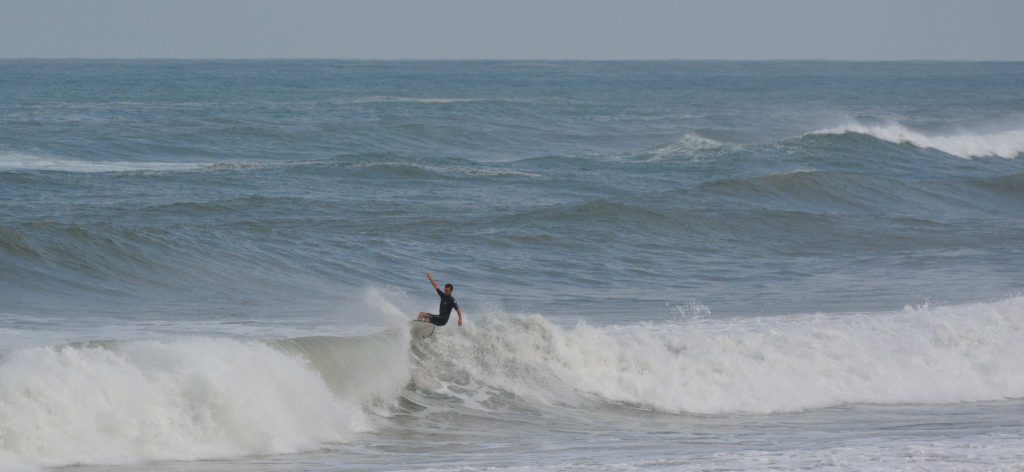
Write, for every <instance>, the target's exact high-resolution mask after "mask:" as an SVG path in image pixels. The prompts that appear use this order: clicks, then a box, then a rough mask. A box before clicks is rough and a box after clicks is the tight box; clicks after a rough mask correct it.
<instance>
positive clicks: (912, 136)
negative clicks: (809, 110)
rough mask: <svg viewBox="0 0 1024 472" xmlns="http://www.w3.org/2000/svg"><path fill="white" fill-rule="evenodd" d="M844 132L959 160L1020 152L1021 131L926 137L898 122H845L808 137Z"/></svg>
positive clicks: (1023, 146) (1023, 131) (1022, 148)
mask: <svg viewBox="0 0 1024 472" xmlns="http://www.w3.org/2000/svg"><path fill="white" fill-rule="evenodd" d="M847 133H856V134H863V135H868V136H873V137H875V138H878V139H881V140H883V141H888V142H891V143H897V144H912V145H914V146H917V147H919V148H929V149H937V150H939V151H942V152H945V153H947V154H952V155H954V156H959V157H963V158H971V157H991V156H996V157H1002V158H1006V159H1012V158H1015V157H1017V156H1019V155H1020V154H1021V153H1024V128H1016V129H1010V130H1005V131H998V132H988V133H986V132H973V131H962V132H959V133H955V134H945V135H940V134H928V133H924V132H921V131H916V130H913V129H910V128H908V127H907V126H905V125H903V124H900V123H885V124H863V123H858V122H853V123H849V124H846V125H843V126H838V127H835V128H828V129H821V130H818V131H814V132H812V133H811V134H818V135H843V134H847Z"/></svg>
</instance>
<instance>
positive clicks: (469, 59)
mask: <svg viewBox="0 0 1024 472" xmlns="http://www.w3.org/2000/svg"><path fill="white" fill-rule="evenodd" d="M76 60H78V61H353V62H355V61H360V62H1007V63H1010V62H1024V58H1020V59H965V58H949V59H934V58H932V59H922V58H900V59H866V58H861V59H854V58H820V57H811V58H786V57H779V58H756V59H755V58H681V57H676V58H670V57H666V58H573V57H565V58H529V57H524V58H486V57H467V58H446V57H437V58H415V57H407V58H403V57H395V58H362V57H312V56H311V57H274V56H268V57H226V56H225V57H174V56H154V57H103V56H62V57H58V56H53V57H49V56H11V57H0V61H76Z"/></svg>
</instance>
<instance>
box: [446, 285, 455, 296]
mask: <svg viewBox="0 0 1024 472" xmlns="http://www.w3.org/2000/svg"><path fill="white" fill-rule="evenodd" d="M452 290H455V286H454V285H452V284H444V294H445V295H451V294H452Z"/></svg>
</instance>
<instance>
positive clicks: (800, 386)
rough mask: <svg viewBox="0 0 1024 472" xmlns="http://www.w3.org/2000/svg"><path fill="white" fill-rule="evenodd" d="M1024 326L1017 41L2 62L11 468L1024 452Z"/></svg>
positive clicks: (470, 464) (965, 465) (965, 459)
mask: <svg viewBox="0 0 1024 472" xmlns="http://www.w3.org/2000/svg"><path fill="white" fill-rule="evenodd" d="M427 272H432V273H433V274H434V277H435V278H437V280H438V281H439V282H440V283H442V284H444V283H452V284H454V287H455V290H454V293H453V295H454V296H455V298H456V299H457V300H458V302H459V305H460V306H461V308H462V310H463V312H464V313H465V315H466V324H465V326H463V327H461V328H460V327H458V326H457V325H456V323H455V322H454V315H453V321H452V322H450V323H449V324H448V325H447V326H444V327H442V328H438V329H437V332H436V334H435V335H434V336H432V337H430V338H427V339H423V340H419V339H412V338H411V336H410V333H409V323H410V322H409V320H411V319H413V318H415V316H416V313H418V312H420V311H436V309H437V304H438V300H437V296H436V294H435V293H434V292H433V289H432V288H431V286H430V283H429V282H428V281H427V279H426V273H427ZM1022 336H1024V63H1010V62H1007V63H985V62H828V61H809V62H800V61H796V62H787V61H779V62H729V61H655V62H643V61H635V62H634V61H624V62H617V61H612V62H578V61H382V62H378V61H327V60H323V61H301V60H268V61H173V60H3V61H0V469H4V470H38V469H45V468H50V467H62V469H61V470H72V471H100V470H103V471H106V470H114V471H129V470H164V471H198V470H203V471H210V470H213V471H242V470H245V471H293V470H294V471H298V470H302V471H307V470H354V471H382V470H388V471H391V470H410V471H414V470H415V471H419V470H431V471H483V470H487V471H520V470H523V471H525V470H550V471H562V470H572V471H580V470H583V471H589V470H622V471H633V470H670V471H677V470H678V471H688V470H716V471H728V470H803V469H812V470H929V471H931V470H986V471H987V470H1024V367H1022V366H1024V342H1022V341H1021V339H1022Z"/></svg>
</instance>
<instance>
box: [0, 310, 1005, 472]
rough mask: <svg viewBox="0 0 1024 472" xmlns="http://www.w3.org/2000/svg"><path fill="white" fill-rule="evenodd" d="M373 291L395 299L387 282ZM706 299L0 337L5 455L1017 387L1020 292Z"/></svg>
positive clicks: (782, 408) (196, 451)
mask: <svg viewBox="0 0 1024 472" xmlns="http://www.w3.org/2000/svg"><path fill="white" fill-rule="evenodd" d="M367 297H368V298H367V301H368V303H371V304H375V305H381V307H383V308H380V307H379V308H380V309H381V310H382V314H383V315H385V318H394V319H395V320H399V319H400V318H402V315H401V313H400V310H398V309H397V308H395V307H394V306H393V305H391V304H390V302H388V301H387V300H386V299H384V298H383V297H384V295H382V294H380V293H378V292H375V291H372V290H371V291H370V292H369V293H368V295H367ZM702 316H704V315H701V316H698V317H696V318H690V319H687V320H682V321H679V322H674V323H663V324H638V325H629V326H611V327H596V326H590V325H588V324H585V323H582V322H581V323H579V324H577V325H575V326H574V327H562V326H558V325H556V324H554V323H552V322H550V321H548V320H547V319H546V318H544V317H542V316H540V315H531V316H527V317H511V316H507V315H504V314H497V313H495V314H491V315H484V316H480V317H479V318H477V319H476V320H475V321H474V322H473V323H470V324H468V325H467V326H466V327H464V328H462V329H445V330H440V331H439V332H438V333H436V334H435V336H433V337H431V338H430V340H429V341H423V342H416V343H412V344H410V339H409V336H408V333H407V331H406V330H405V329H402V328H392V329H388V330H386V331H382V332H380V333H377V334H372V335H367V336H355V337H329V336H320V337H306V338H294V339H283V340H276V341H269V340H264V341H260V340H236V339H228V338H185V339H170V340H139V341H95V342H88V343H77V344H71V345H62V346H50V347H31V348H23V349H17V350H13V351H9V352H7V353H4V354H3V355H0V458H2V459H3V461H4V462H5V463H12V464H36V465H44V466H53V465H63V464H113V463H132V462H139V461H145V460H162V459H177V460H183V459H184V460H192V459H204V458H224V457H235V456H242V455H253V454H270V453H284V452H295V451H308V450H314V449H316V448H318V447H322V446H323V445H325V444H332V443H342V442H345V441H348V440H350V439H352V438H353V437H354V436H355V435H357V434H359V433H360V432H364V431H368V430H371V429H373V427H374V424H375V421H377V420H379V419H380V417H382V416H389V415H390V414H391V412H393V411H396V410H395V408H399V409H400V408H401V406H400V405H401V404H402V403H403V402H402V401H401V400H402V398H403V397H406V396H408V397H411V398H416V399H417V401H422V402H424V405H423V406H424V407H425V408H426V409H428V410H430V409H431V408H434V407H437V408H441V409H445V408H448V407H450V406H451V404H452V402H451V400H455V402H456V404H457V405H461V407H463V408H471V409H487V410H491V411H493V412H494V413H496V414H514V410H515V409H517V408H519V407H526V408H530V409H537V408H540V409H545V408H568V409H569V410H568V411H575V412H578V414H593V413H594V408H620V407H623V406H625V407H629V408H643V409H649V410H654V411H660V412H664V413H669V414H678V413H684V414H709V415H715V414H749V413H759V414H767V413H775V412H788V411H798V410H807V409H815V408H823V407H830V406H836V405H843V404H852V403H877V404H901V403H944V402H971V401H992V400H1002V399H1014V398H1022V397H1024V372H1022V371H1021V369H1020V365H1021V363H1022V362H1024V344H1022V343H1020V342H1019V340H1020V336H1021V334H1022V333H1024V296H1018V297H1014V298H1010V299H1006V300H1002V301H998V302H993V303H977V304H969V305H958V306H947V307H931V306H923V307H914V308H906V309H904V310H902V311H899V312H893V313H878V314H851V315H831V314H819V315H792V316H779V317H767V318H745V319H724V320H715V319H707V318H704V317H702ZM395 320H392V324H393V325H397V326H404V321H401V322H399V321H395ZM399 323H401V324H399ZM417 392H419V393H430V395H422V394H417ZM437 395H440V396H441V397H440V398H448V400H444V403H445V406H442V405H439V404H435V403H432V402H435V401H436V399H437V398H439V397H438V396H437ZM510 408H512V409H513V410H510ZM502 412H504V413H502ZM375 418H376V420H375Z"/></svg>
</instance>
